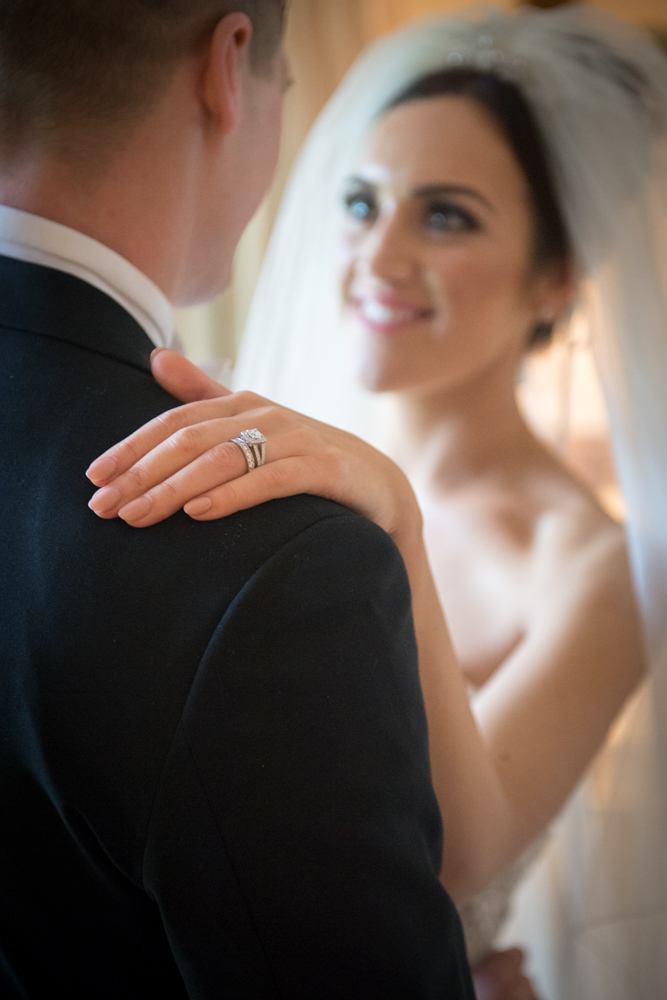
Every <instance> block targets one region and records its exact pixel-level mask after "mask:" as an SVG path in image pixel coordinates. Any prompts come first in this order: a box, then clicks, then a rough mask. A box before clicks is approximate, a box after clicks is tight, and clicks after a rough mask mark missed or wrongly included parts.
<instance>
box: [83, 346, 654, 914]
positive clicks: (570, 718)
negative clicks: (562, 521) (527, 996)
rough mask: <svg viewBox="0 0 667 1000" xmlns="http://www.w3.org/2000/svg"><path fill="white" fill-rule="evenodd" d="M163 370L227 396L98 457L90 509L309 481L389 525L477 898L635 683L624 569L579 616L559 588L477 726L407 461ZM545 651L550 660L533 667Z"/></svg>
mask: <svg viewBox="0 0 667 1000" xmlns="http://www.w3.org/2000/svg"><path fill="white" fill-rule="evenodd" d="M154 370H155V373H156V376H157V377H158V380H159V381H160V382H161V383H162V385H163V386H164V387H165V388H167V389H168V390H169V391H171V392H172V393H173V394H177V395H178V396H179V397H180V398H181V399H183V398H185V399H195V398H201V397H202V396H203V395H207V394H208V395H209V396H210V397H213V396H214V395H218V396H219V397H220V398H210V399H209V400H206V401H203V402H193V403H191V404H189V405H186V406H183V407H179V408H177V409H175V410H171V411H168V412H167V413H165V414H162V416H161V417H159V418H157V419H156V420H154V421H152V422H151V423H149V424H147V425H146V426H145V427H144V428H141V429H140V430H139V431H137V432H136V433H135V434H133V435H131V436H130V438H128V439H127V440H126V441H125V442H121V443H120V444H119V445H117V446H116V447H115V448H112V449H110V450H109V451H108V452H106V453H105V455H104V456H101V457H100V459H99V460H98V461H97V462H95V463H93V465H92V466H91V469H90V470H89V476H90V478H91V479H92V481H93V482H94V483H95V484H96V485H99V486H104V487H105V488H104V489H103V490H102V491H101V492H100V493H99V494H97V495H96V497H95V498H93V500H92V501H91V505H92V506H93V509H97V512H98V513H100V514H101V516H104V517H115V516H117V515H118V512H119V511H120V516H121V517H123V518H124V519H126V520H127V521H128V523H131V524H133V525H135V526H142V527H143V526H148V525H150V524H153V523H155V522H157V521H159V520H162V519H163V518H164V517H167V516H169V515H170V514H172V513H174V512H175V511H176V510H179V509H180V508H181V507H182V506H183V505H184V504H185V509H186V511H187V512H192V516H195V517H197V519H199V520H205V519H210V518H215V517H221V516H224V515H226V514H230V513H232V512H234V511H236V510H241V509H243V508H246V507H249V506H253V505H255V504H257V503H261V502H262V501H264V500H268V499H271V498H274V497H278V496H288V495H291V494H295V493H300V492H312V493H317V494H320V495H324V496H327V497H330V498H331V499H334V500H338V501H340V502H342V503H345V504H347V505H348V506H350V507H353V508H354V509H356V510H358V511H359V512H360V513H362V514H364V515H365V516H367V517H369V518H370V519H372V520H374V521H375V522H376V523H378V524H379V525H380V526H381V527H383V528H384V529H385V530H386V531H388V533H389V534H390V535H391V536H392V537H393V539H394V541H395V542H396V544H397V546H398V548H399V550H400V552H401V554H402V556H403V559H404V561H405V565H406V568H407V571H408V574H409V578H410V585H411V588H412V594H413V613H414V619H415V629H416V634H417V642H418V646H419V659H420V673H421V679H422V686H423V690H424V698H425V703H426V709H427V714H428V722H429V740H430V750H431V761H432V770H433V781H434V786H435V790H436V793H437V796H438V801H439V803H440V808H441V811H442V815H443V821H444V826H445V834H446V850H445V855H444V862H443V870H442V880H443V883H444V884H445V886H446V887H447V888H448V890H449V891H450V893H451V894H452V896H453V897H454V898H455V899H457V900H462V899H465V898H467V897H468V896H470V895H471V894H473V893H475V892H476V891H478V890H479V889H480V888H482V887H483V886H484V885H486V884H487V883H488V882H489V881H490V880H491V879H492V878H493V877H494V876H495V875H496V874H497V873H498V872H499V871H500V870H502V868H503V867H504V866H505V865H506V864H507V863H508V862H509V861H511V860H512V859H513V858H514V857H516V856H517V855H518V854H519V853H520V852H521V851H522V850H523V848H524V847H525V846H526V845H527V844H528V843H529V842H530V840H531V839H532V837H534V836H535V834H536V833H538V832H539V831H540V830H541V829H542V828H543V827H544V826H545V825H546V823H548V822H549V820H550V819H551V818H552V817H553V815H554V814H555V813H556V811H557V810H558V809H559V808H560V806H561V805H562V802H563V800H564V798H565V796H566V795H567V794H568V792H569V791H570V790H571V789H572V787H573V786H574V784H575V783H576V781H577V780H578V778H579V777H580V775H581V773H582V771H583V769H584V768H585V766H586V764H587V763H588V761H589V760H590V758H591V756H592V755H593V753H594V752H595V750H596V749H597V747H598V746H599V744H600V742H601V741H602V739H603V738H604V734H605V732H606V730H607V728H608V726H609V725H610V724H611V722H612V721H613V718H614V717H615V715H616V714H617V712H618V710H619V708H620V707H621V705H622V703H623V700H624V699H625V697H626V696H627V694H628V693H629V691H630V690H631V689H632V686H633V685H634V683H636V679H637V676H638V674H639V669H638V668H637V657H636V656H634V657H633V656H631V655H630V656H629V657H625V653H627V652H628V650H627V649H625V648H624V646H623V642H624V641H627V644H628V645H629V648H630V651H632V649H634V645H633V642H634V640H633V638H632V636H630V637H629V638H628V636H629V634H630V633H631V632H632V628H631V627H625V626H624V623H623V621H622V619H623V614H622V604H623V602H624V601H629V602H630V605H631V602H632V597H631V594H629V593H626V590H625V589H624V585H622V584H621V585H617V584H616V583H615V582H614V579H613V576H614V574H612V573H607V572H603V573H600V572H599V568H598V572H597V575H595V574H594V576H595V579H596V580H598V581H601V583H604V585H601V584H600V585H598V586H597V590H596V587H595V586H592V587H591V586H590V585H589V586H586V585H585V584H586V574H583V577H582V575H581V574H579V579H580V580H581V579H583V580H584V586H583V593H582V595H577V597H576V598H575V606H574V611H573V614H571V615H570V617H569V618H568V617H567V615H564V614H563V608H562V607H561V606H560V605H559V604H558V600H559V599H560V598H558V595H554V604H555V606H554V608H553V609H551V612H552V613H551V616H550V617H549V612H550V609H549V608H546V609H545V614H546V617H547V619H548V620H549V621H550V622H551V627H550V628H547V627H545V628H543V629H541V630H539V629H538V631H537V633H536V636H535V637H531V638H530V639H529V641H528V643H527V644H524V645H525V648H524V649H522V650H521V651H520V652H519V653H518V654H517V656H518V658H519V660H518V662H517V663H516V664H514V665H513V667H514V669H513V670H511V671H507V670H505V669H504V668H503V669H502V670H501V671H500V672H499V675H498V679H497V680H496V679H494V681H493V682H492V684H491V685H490V686H489V688H488V692H485V694H484V695H483V696H482V700H481V702H480V705H479V709H480V719H481V725H482V728H483V732H484V739H482V737H481V736H480V732H479V730H478V728H477V726H476V724H475V722H474V721H473V717H472V714H471V711H470V708H469V704H468V700H467V694H466V690H465V688H464V684H463V680H462V676H461V673H460V671H459V669H458V665H457V663H456V660H455V657H454V654H453V651H452V647H451V643H450V639H449V635H448V632H447V627H446V625H445V621H444V618H443V614H442V609H441V605H440V602H439V599H438V596H437V593H436V589H435V586H434V583H433V578H432V575H431V571H430V568H429V564H428V559H427V556H426V552H425V549H424V545H423V541H422V530H421V527H422V526H421V515H420V512H419V509H418V506H417V503H416V500H415V498H414V494H413V493H412V490H411V488H410V486H409V484H408V482H407V480H406V478H405V476H404V475H403V473H402V472H401V471H400V470H399V469H398V468H397V467H396V466H395V465H394V464H393V463H392V462H391V461H390V460H389V459H388V458H386V456H384V455H382V454H380V453H379V452H377V451H375V450H374V449H372V448H371V447H370V446H369V445H367V444H365V443H364V442H362V441H359V440H358V439H357V438H355V437H353V436H352V435H348V434H345V433H344V432H343V431H339V430H336V429H334V428H330V427H327V426H326V425H324V424H319V423H318V422H317V421H313V420H310V419H308V418H305V417H302V416H300V415H298V414H294V413H292V412H291V411H288V410H285V409H283V408H281V407H277V406H274V405H273V404H271V403H268V402H267V401H266V400H262V399H261V398H259V397H257V396H253V395H252V394H249V393H238V394H234V395H231V394H228V393H226V391H225V390H222V389H221V388H220V387H218V386H216V385H215V384H214V383H211V382H210V381H209V380H208V379H206V377H205V376H203V375H201V374H200V373H199V372H197V370H196V369H193V368H192V367H190V366H188V365H187V363H186V362H184V361H183V359H181V358H178V357H177V356H175V355H173V354H172V353H171V352H167V351H165V352H160V353H159V354H157V355H156V358H155V362H154ZM254 426H258V427H259V428H260V430H262V431H263V432H264V434H265V435H266V437H267V439H268V442H269V443H268V445H267V465H265V466H263V467H262V468H260V469H257V470H255V471H254V472H252V473H251V474H250V475H244V473H245V471H246V467H245V459H244V458H243V455H242V453H241V451H240V450H239V449H238V448H237V447H236V445H234V444H230V443H229V441H230V439H231V438H232V437H235V436H237V435H238V434H239V433H240V432H241V431H242V430H244V429H247V428H249V427H254ZM113 491H116V492H113ZM203 495H205V499H206V500H207V501H210V503H209V504H208V507H207V510H206V511H205V512H203V513H197V514H195V513H194V509H193V503H196V502H197V500H201V498H202V496H203ZM193 498H194V500H193ZM137 501H138V503H139V505H138V506H137ZM201 506H202V505H200V507H201ZM102 507H103V508H104V510H103V511H102ZM621 575H622V574H621ZM564 590H565V593H566V594H571V592H572V590H573V588H572V587H571V586H570V585H569V584H568V583H567V582H566V585H565V588H564ZM579 597H581V602H580V603H581V604H582V607H581V608H578V607H577V606H576V600H577V599H579ZM560 603H561V605H562V604H563V601H562V600H561V602H560ZM601 605H602V606H604V608H606V612H605V613H606V615H607V620H608V623H609V626H610V628H609V629H604V631H605V632H608V633H609V635H608V638H607V639H605V640H604V641H602V647H603V648H602V649H600V648H598V647H600V644H601V640H600V635H599V633H600V631H601V629H600V628H598V627H597V622H594V627H593V629H591V627H590V621H589V622H588V623H587V620H586V619H587V616H588V615H590V614H593V615H595V614H599V613H600V607H601ZM626 618H627V616H626ZM601 624H602V623H601ZM624 627H625V632H624V631H623V629H624ZM619 629H620V633H619ZM561 633H562V634H561ZM626 633H627V634H626ZM591 636H594V640H595V641H594V642H593V643H592V646H590V642H591V638H590V637H591ZM624 636H625V640H624ZM550 641H553V649H551V648H549V642H550ZM605 642H607V646H606V652H610V651H612V650H611V647H617V649H616V653H617V654H618V651H619V650H622V652H623V654H624V656H620V655H615V656H614V657H613V658H612V670H611V674H610V675H605V674H604V673H603V672H602V671H600V669H598V668H599V663H598V660H599V657H600V655H601V654H603V653H604V652H605ZM587 643H588V644H589V646H590V648H589V647H587ZM536 644H537V647H539V648H535V646H536ZM540 644H541V646H540ZM589 654H590V655H592V657H593V660H592V665H591V666H590V667H589V668H585V669H583V670H581V669H579V666H580V665H581V663H582V658H583V662H584V664H586V665H587V667H588V664H587V659H586V658H587V656H588V657H589V659H590V656H589ZM535 656H537V657H538V662H539V657H540V656H541V658H542V661H543V662H544V663H545V664H546V666H545V669H544V670H542V669H540V670H539V671H535V670H534V669H532V670H531V666H530V664H531V663H533V664H534V663H535ZM626 660H627V664H626V665H625V666H624V664H625V661H626ZM522 674H525V682H523V683H521V682H520V678H521V676H522Z"/></svg>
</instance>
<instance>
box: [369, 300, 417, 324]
mask: <svg viewBox="0 0 667 1000" xmlns="http://www.w3.org/2000/svg"><path fill="white" fill-rule="evenodd" d="M361 312H362V314H363V316H364V318H365V319H367V320H368V321H369V323H409V322H410V321H411V320H414V319H416V318H417V316H418V313H417V311H416V310H414V309H392V308H391V307H390V306H386V305H384V304H383V303H382V302H378V301H377V300H376V299H364V301H363V302H362V303H361Z"/></svg>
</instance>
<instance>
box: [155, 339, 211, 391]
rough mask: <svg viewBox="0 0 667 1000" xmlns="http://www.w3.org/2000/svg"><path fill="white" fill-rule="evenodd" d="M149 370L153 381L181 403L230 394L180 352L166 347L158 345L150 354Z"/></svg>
mask: <svg viewBox="0 0 667 1000" xmlns="http://www.w3.org/2000/svg"><path fill="white" fill-rule="evenodd" d="M151 370H152V372H153V378H154V379H155V381H156V382H159V384H160V385H161V386H162V388H163V389H164V390H165V391H166V392H168V393H169V394H170V395H171V396H175V397H176V399H179V400H180V401H181V403H194V402H195V401H196V400H198V399H215V398H216V397H217V396H229V395H230V391H229V389H225V387H224V386H223V385H220V383H219V382H214V380H213V379H212V378H209V377H208V375H205V374H204V372H202V371H200V370H199V368H197V366H196V365H193V364H192V362H191V361H188V360H187V358H184V357H183V355H182V354H179V353H178V352H177V351H171V350H169V349H168V348H166V347H158V348H157V349H156V350H154V351H153V353H152V354H151Z"/></svg>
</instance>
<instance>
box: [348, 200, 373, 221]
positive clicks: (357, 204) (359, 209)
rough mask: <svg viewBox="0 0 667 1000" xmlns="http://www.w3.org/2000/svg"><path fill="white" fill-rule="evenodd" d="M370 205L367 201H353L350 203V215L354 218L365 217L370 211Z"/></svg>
mask: <svg viewBox="0 0 667 1000" xmlns="http://www.w3.org/2000/svg"><path fill="white" fill-rule="evenodd" d="M370 210H371V206H370V205H369V204H368V202H367V201H353V202H352V204H351V205H350V215H353V216H354V217H355V219H366V218H367V217H368V215H369V213H370Z"/></svg>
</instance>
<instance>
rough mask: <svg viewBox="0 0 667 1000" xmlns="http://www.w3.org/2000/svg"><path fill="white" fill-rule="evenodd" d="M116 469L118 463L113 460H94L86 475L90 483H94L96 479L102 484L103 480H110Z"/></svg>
mask: <svg viewBox="0 0 667 1000" xmlns="http://www.w3.org/2000/svg"><path fill="white" fill-rule="evenodd" d="M117 468H118V462H117V461H116V459H115V458H96V459H95V461H94V462H93V463H92V464H91V465H90V467H89V468H88V470H87V471H86V475H87V476H88V478H89V479H90V480H92V482H95V480H96V479H99V480H100V481H101V482H102V481H104V480H105V479H111V477H112V476H114V475H115V474H116V470H117Z"/></svg>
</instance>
